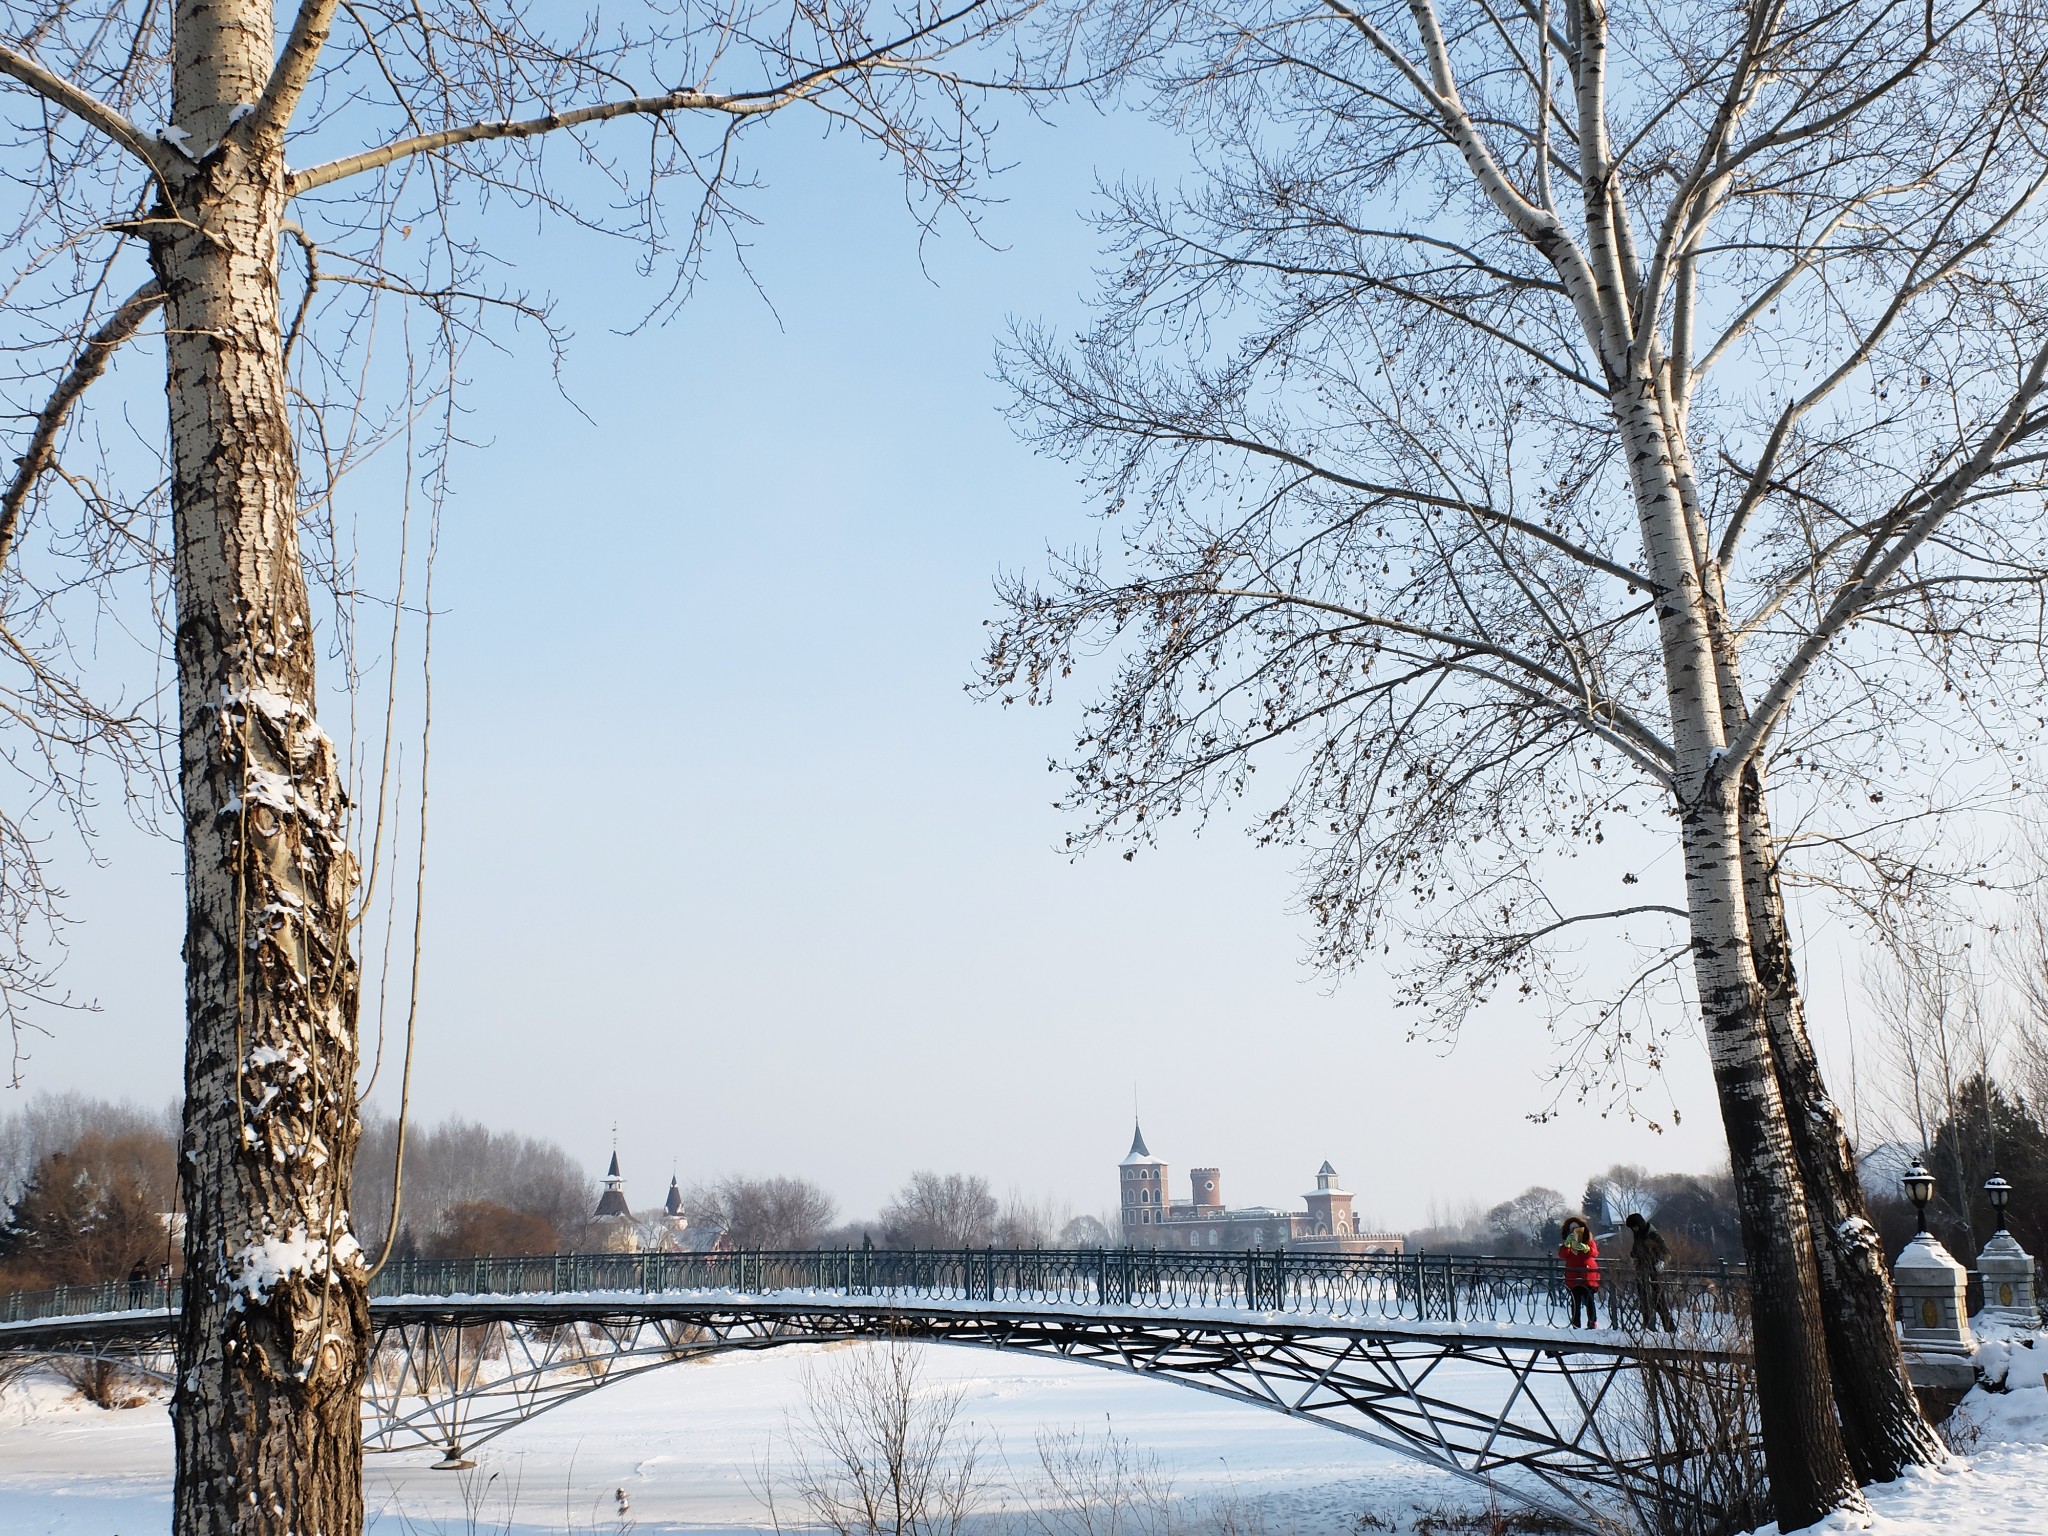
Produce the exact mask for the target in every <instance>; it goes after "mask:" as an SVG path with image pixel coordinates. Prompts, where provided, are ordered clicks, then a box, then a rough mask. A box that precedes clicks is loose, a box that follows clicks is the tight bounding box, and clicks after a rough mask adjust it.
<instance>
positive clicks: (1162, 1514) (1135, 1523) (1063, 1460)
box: [1024, 1426, 1178, 1536]
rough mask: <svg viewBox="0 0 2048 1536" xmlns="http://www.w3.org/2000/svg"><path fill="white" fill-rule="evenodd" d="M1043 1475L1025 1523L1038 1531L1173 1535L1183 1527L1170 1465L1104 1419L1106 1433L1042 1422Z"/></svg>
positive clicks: (1062, 1535) (1074, 1535)
mask: <svg viewBox="0 0 2048 1536" xmlns="http://www.w3.org/2000/svg"><path fill="white" fill-rule="evenodd" d="M1038 1475H1039V1481H1038V1485H1037V1486H1036V1487H1035V1488H1033V1489H1032V1490H1031V1493H1030V1498H1029V1501H1028V1503H1027V1504H1026V1506H1025V1510H1024V1527H1025V1529H1026V1530H1027V1531H1035V1532H1037V1533H1039V1536H1172V1533H1173V1532H1174V1531H1175V1530H1176V1529H1177V1528H1178V1527H1177V1525H1176V1522H1175V1518H1174V1504H1173V1475H1172V1473H1171V1472H1170V1471H1168V1470H1167V1468H1166V1467H1165V1466H1164V1464H1162V1463H1161V1461H1160V1460H1159V1457H1158V1456H1157V1455H1155V1454H1154V1453H1152V1452H1149V1451H1140V1450H1139V1449H1138V1448H1137V1447H1136V1446H1135V1445H1133V1444H1132V1442H1131V1440H1130V1438H1129V1437H1128V1436H1126V1435H1120V1434H1118V1433H1116V1431H1115V1430H1113V1429H1110V1428H1108V1427H1106V1426H1105V1428H1104V1429H1103V1431H1102V1433H1101V1434H1100V1435H1093V1434H1090V1433H1089V1432H1088V1431H1087V1430H1085V1429H1081V1428H1078V1427H1077V1428H1074V1429H1050V1428H1044V1429H1040V1430H1039V1432H1038Z"/></svg>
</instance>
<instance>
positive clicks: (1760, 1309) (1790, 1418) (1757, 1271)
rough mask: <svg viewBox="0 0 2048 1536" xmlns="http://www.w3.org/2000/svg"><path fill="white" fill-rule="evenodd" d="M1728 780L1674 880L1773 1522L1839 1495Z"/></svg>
mask: <svg viewBox="0 0 2048 1536" xmlns="http://www.w3.org/2000/svg"><path fill="white" fill-rule="evenodd" d="M1735 799H1736V796H1735V787H1734V786H1733V785H1731V784H1729V783H1728V782H1727V780H1726V779H1725V778H1724V777H1722V776H1720V775H1711V776H1709V778H1708V779H1707V781H1706V783H1705V784H1704V785H1703V786H1702V789H1701V791H1700V793H1699V794H1698V795H1697V796H1696V797H1695V799H1694V801H1693V802H1692V803H1691V804H1690V805H1688V806H1687V807H1686V808H1685V811H1684V817H1683V837H1684V846H1685V865H1686V887H1687V895H1688V906H1689V907H1690V909H1691V914H1692V921H1691V927H1692V936H1693V966H1694V971H1695V974H1696V976H1697V977H1698V986H1699V994H1700V1011H1701V1018H1702V1021H1703V1022H1704V1024H1705V1027H1706V1034H1707V1053H1708V1056H1709V1059H1710V1060H1711V1061H1712V1063H1713V1068H1714V1085H1715V1089H1716V1092H1717V1095H1718V1097H1719V1100H1720V1106H1721V1122H1722V1125H1723V1128H1724V1129H1725V1131H1726V1133H1727V1137H1728V1152H1729V1164H1730V1166H1731V1168H1732V1169H1733V1172H1734V1179H1735V1195H1736V1205H1737V1208H1738V1210H1739V1212H1740V1214H1741V1220H1742V1244H1743V1249H1744V1252H1745V1253H1746V1254H1747V1256H1748V1259H1749V1274H1750V1292H1751V1297H1752V1317H1751V1329H1752V1337H1753V1339H1754V1343H1755V1349H1756V1376H1757V1398H1758V1409H1759V1413H1760V1417H1761V1420H1762V1429H1763V1441H1764V1458H1765V1462H1766V1465H1767V1466H1768V1468H1769V1471H1770V1479H1771V1500H1772V1504H1773V1507H1774V1510H1775V1512H1776V1514H1777V1517H1778V1524H1779V1527H1780V1528H1781V1529H1783V1530H1787V1531H1791V1530H1798V1529H1801V1528H1803V1527H1805V1526H1808V1525H1812V1524H1813V1523H1814V1522H1815V1521H1817V1520H1819V1519H1820V1518H1821V1517H1822V1516H1823V1515H1825V1514H1826V1513H1827V1512H1828V1511H1829V1510H1831V1509H1835V1508H1837V1507H1839V1506H1841V1505H1843V1504H1846V1503H1851V1502H1853V1501H1854V1499H1855V1497H1856V1493H1855V1489H1856V1481H1855V1478H1854V1476H1853V1475H1852V1470H1851V1466H1850V1462H1849V1459H1848V1455H1847V1452H1846V1450H1845V1449H1844V1446H1843V1443H1842V1431H1841V1426H1840V1424H1839V1422H1838V1420H1837V1418H1836V1414H1835V1384H1834V1381H1833V1378H1832V1372H1831V1371H1830V1369H1829V1360H1828V1352H1827V1344H1826V1336H1825V1331H1824V1328H1823V1316H1822V1312H1823V1309H1822V1306H1821V1298H1820V1275H1819V1269H1818V1264H1817V1261H1816V1258H1815V1255H1814V1248H1813V1240H1812V1233H1811V1223H1810V1218H1809V1216H1808V1212H1807V1204H1806V1199H1805V1192H1804V1190H1803V1188H1802V1186H1801V1182H1800V1179H1799V1177H1798V1174H1797V1171H1796V1170H1797V1160H1796V1155H1795V1153H1794V1150H1793V1145H1792V1134H1791V1131H1790V1129H1789V1127H1788V1126H1787V1124H1786V1114H1785V1104H1784V1100H1783V1099H1782V1097H1781V1096H1780V1094H1779V1089H1778V1079H1777V1074H1776V1071H1775V1069H1774V1065H1773V1061H1772V1057H1771V1051H1770V1043H1769V1038H1768V1035H1767V1034H1766V1030H1765V1023H1764V1017H1763V997H1762V990H1761V988H1760V987H1759V986H1758V984H1757V979H1756V974H1755V971H1754V969H1753V967H1752V964H1751V959H1750V952H1749V934H1748V925H1747V919H1746V914H1745V910H1744V903H1743V888H1742V867H1741V851H1740V829H1739V824H1738V815H1737V811H1736V805H1735Z"/></svg>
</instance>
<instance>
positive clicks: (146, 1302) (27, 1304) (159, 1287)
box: [0, 1280, 184, 1323]
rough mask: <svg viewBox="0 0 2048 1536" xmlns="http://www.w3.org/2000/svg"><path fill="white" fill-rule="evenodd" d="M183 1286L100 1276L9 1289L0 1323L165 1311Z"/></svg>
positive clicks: (176, 1302)
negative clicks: (36, 1287) (72, 1282)
mask: <svg viewBox="0 0 2048 1536" xmlns="http://www.w3.org/2000/svg"><path fill="white" fill-rule="evenodd" d="M183 1299H184V1290H183V1287H182V1286H181V1285H180V1284H179V1283H178V1282H177V1281H175V1280H173V1281H172V1282H170V1283H169V1284H168V1285H165V1284H161V1283H159V1282H157V1281H154V1280H101V1281H95V1282H93V1283H91V1284H88V1285H60V1286H57V1287H55V1288H54V1289H51V1290H47V1291H10V1292H8V1293H7V1294H6V1295H4V1296H0V1323H28V1322H38V1321H41V1320H43V1319H45V1318H59V1317H96V1316H99V1315H100V1314H101V1313H105V1312H168V1311H175V1310H177V1308H178V1307H179V1306H180V1305H182V1304H183Z"/></svg>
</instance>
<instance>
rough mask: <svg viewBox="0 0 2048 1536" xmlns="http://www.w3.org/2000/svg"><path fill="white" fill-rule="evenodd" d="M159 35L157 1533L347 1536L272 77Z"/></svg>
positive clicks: (340, 1034)
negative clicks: (163, 416)
mask: <svg viewBox="0 0 2048 1536" xmlns="http://www.w3.org/2000/svg"><path fill="white" fill-rule="evenodd" d="M175 37H176V54H175V60H174V70H175V75H174V84H173V92H174V102H175V115H174V123H175V125H176V129H177V130H181V131H182V138H181V142H182V144H183V145H184V146H185V148H186V149H188V150H189V152H190V154H191V155H193V156H196V157H197V158H196V159H195V160H192V161H189V162H186V165H185V167H184V174H183V175H182V176H181V177H179V178H177V179H175V180H173V181H172V183H171V185H170V187H169V188H168V194H167V197H166V199H165V201H164V203H163V204H162V205H161V206H160V207H159V208H158V209H157V210H155V214H154V217H155V218H156V219H157V220H158V221H160V222H158V223H156V224H154V225H153V227H152V230H151V233H152V235H153V236H154V237H155V238H154V242H153V256H152V259H153V262H154V265H155V268H156V272H157V276H158V280H159V282H160V283H161V285H162V287H163V290H164V295H165V321H166V333H167V338H168V340H167V348H168V359H167V362H168V393H169V400H168V405H169V413H170V428H171V446H172V460H173V462H172V489H171V495H172V509H173V515H174V526H175V539H176V567H175V571H176V583H177V599H178V617H177V636H176V645H177V665H178V686H179V710H180V736H181V739H182V743H183V751H182V759H181V763H180V771H181V782H182V789H183V809H184V818H185V868H186V933H185V964H186V1006H187V1015H188V1032H187V1037H186V1042H187V1043H186V1058H185V1136H184V1154H183V1158H182V1160H181V1169H180V1172H181V1177H182V1182H183V1191H184V1200H185V1211H186V1227H185V1297H186V1301H185V1315H184V1319H183V1322H182V1325H181V1328H180V1331H179V1338H178V1384H177V1390H176V1394H175V1397H174V1399H173V1407H172V1413H173V1418H174V1421H175V1425H176V1435H177V1445H178V1476H177V1493H176V1513H175V1519H176V1528H177V1530H178V1532H179V1533H180V1536H201V1533H208V1536H212V1533H218V1536H228V1533H230V1532H233V1533H236V1536H259V1533H266V1532H275V1533H278V1536H284V1533H287V1532H290V1533H294V1536H352V1533H354V1532H356V1531H358V1530H360V1529H361V1526H362V1510H363V1506H362V1419H361V1414H362V1408H361V1386H362V1373H363V1369H364V1359H365V1345H366V1343H367V1339H368V1334H369V1310H368V1301H367V1285H366V1280H365V1269H364V1265H363V1262H362V1260H361V1258H360V1256H359V1255H358V1253H357V1251H356V1245H355V1242H354V1240H353V1239H352V1238H351V1236H350V1235H349V1221H348V1198H349V1171H350V1167H351V1164H352V1161H353V1157H354V1152H355V1144H356V1137H357V1131H358V1121H357V1114H356V1103H355V1070H356V1002H357V975H356V966H355V961H354V959H353V956H352V954H351V950H350V944H349V901H350V895H351V892H352V890H353V887H354V884H355V878H354V871H353V861H352V859H351V856H350V854H349V851H348V847H347V843H346V839H345V833H344V825H343V813H344V808H345V804H346V797H345V794H344V790H343V786H342V782H341V768H340V764H339V763H338V761H337V759H336V754H335V751H334V747H333V745H332V743H331V742H330V741H329V740H328V739H327V737H326V736H325V734H323V733H322V731H321V730H320V727H319V726H318V724H316V722H315V718H314V703H315V690H314V659H315V658H314V650H313V647H314V631H313V624H312V614H311V610H310V605H309V602H308V596H307V588H306V580H305V575H304V571H303V568H302V565H301V562H300V552H299V539H298V527H297V524H298V506H297V485H298V476H297V472H296V465H295V457H294V452H293V442H292V433H291V427H290V422H289V420H288V417H287V400H286V392H285V372H284V359H283V331H282V327H281V325H280V323H279V321H280V315H279V301H278V292H279V290H278V271H277V268H278V247H279V241H280V239H281V237H282V234H283V231H282V227H281V226H282V223H283V220H284V208H285V199H286V190H285V164H284V152H283V136H282V132H281V131H280V130H279V129H277V128H276V127H275V126H274V125H273V126H270V127H267V128H266V127H265V126H263V125H262V124H260V123H259V124H257V126H256V129H255V131H246V129H245V128H243V127H241V126H238V123H239V121H240V120H241V119H244V118H247V117H248V116H249V114H247V112H246V111H241V110H238V109H242V108H244V107H245V106H246V104H249V103H254V102H256V101H257V100H258V98H259V97H260V96H261V95H262V93H263V90H264V86H265V84H266V82H267V81H268V80H269V79H270V77H271V71H272V62H273V56H274V50H273V40H272V31H271V8H270V6H269V4H268V3H267V0H205V3H202V0H186V3H184V4H181V5H180V6H179V7H178V11H177V16H176V33H175ZM231 128H232V129H233V130H234V131H231ZM173 221H175V222H173Z"/></svg>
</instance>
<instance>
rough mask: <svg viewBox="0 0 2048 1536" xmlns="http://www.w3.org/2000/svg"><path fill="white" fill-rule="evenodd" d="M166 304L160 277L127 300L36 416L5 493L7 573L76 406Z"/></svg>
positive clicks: (1, 515)
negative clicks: (29, 506)
mask: <svg viewBox="0 0 2048 1536" xmlns="http://www.w3.org/2000/svg"><path fill="white" fill-rule="evenodd" d="M163 301H164V295H163V290H162V289H161V288H159V287H158V286H157V284H156V279H155V278H151V279H150V280H149V281H148V282H146V283H144V284H143V285H142V286H141V287H140V288H138V289H136V290H135V292H133V293H132V294H130V295H129V296H128V298H127V301H126V302H125V303H123V304H122V305H121V307H120V308H119V309H117V310H115V311H114V313H113V314H111V315H110V316H108V317H107V320H106V322H105V323H104V324H103V325H101V326H100V328H99V329H98V330H96V331H94V332H93V333H92V335H91V336H90V337H88V338H87V340H86V343H85V345H84V346H83V347H82V348H80V349H79V353H78V357H77V359H76V360H75V361H74V362H73V363H72V365H71V368H70V370H69V371H68V372H67V373H66V374H65V375H64V377H63V379H62V381H60V382H59V384H58V385H57V388H56V391H55V392H54V393H53V394H52V395H51V396H50V399H49V403H48V404H47V405H45V406H44V407H43V409H42V412H41V414H39V415H38V416H37V417H36V424H35V430H34V431H33V432H31V433H30V434H29V440H28V448H27V450H26V451H25V452H24V453H23V454H22V455H21V457H20V458H18V459H17V460H15V470H14V478H13V479H12V480H10V481H8V483H7V489H6V491H5V493H0V571H5V570H6V569H7V561H8V558H9V556H10V555H12V554H13V552H14V541H15V538H16V537H17V535H18V534H19V532H20V527H21V509H22V507H23V506H24V505H25V504H26V503H27V501H28V496H29V492H30V491H31V490H33V489H34V488H35V483H36V481H37V480H38V479H40V478H41V476H42V474H43V472H44V471H45V470H46V469H48V468H49V467H50V464H51V462H52V460H53V458H54V456H55V453H56V446H57V435H58V434H59V433H60V432H62V431H63V430H64V423H65V421H66V420H67V419H68V418H69V417H70V415H71V408H72V407H73V406H74V405H76V404H77V403H78V399H79V396H81V395H83V394H84V393H85V392H86V390H88V389H90V388H91V387H92V385H93V384H94V382H95V381H97V380H98V379H99V377H100V375H101V374H103V373H105V372H106V371H107V364H108V362H110V361H111V360H112V358H113V356H114V354H115V353H116V352H118V351H119V350H120V349H121V345H122V343H124V342H126V341H127V340H128V339H129V338H130V337H131V336H133V335H134V334H135V333H136V331H138V330H140V329H141V327H142V322H143V321H144V320H146V319H148V318H149V316H150V315H151V314H152V313H154V312H155V310H156V308H157V306H158V305H160V304H162V303H163Z"/></svg>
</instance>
